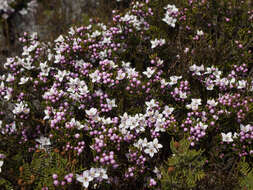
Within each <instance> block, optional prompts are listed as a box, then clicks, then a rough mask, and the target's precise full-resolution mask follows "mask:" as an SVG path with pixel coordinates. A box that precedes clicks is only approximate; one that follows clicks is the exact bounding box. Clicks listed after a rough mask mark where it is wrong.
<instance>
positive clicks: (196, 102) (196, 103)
mask: <svg viewBox="0 0 253 190" xmlns="http://www.w3.org/2000/svg"><path fill="white" fill-rule="evenodd" d="M200 105H201V99H194V98H193V99H192V102H191V104H187V105H186V108H187V109H192V110H194V111H196V110H198V107H199V106H200Z"/></svg>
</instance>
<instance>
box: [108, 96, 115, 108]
mask: <svg viewBox="0 0 253 190" xmlns="http://www.w3.org/2000/svg"><path fill="white" fill-rule="evenodd" d="M106 102H107V105H108V106H109V107H110V108H114V107H117V105H116V104H115V99H113V100H110V99H108V98H106Z"/></svg>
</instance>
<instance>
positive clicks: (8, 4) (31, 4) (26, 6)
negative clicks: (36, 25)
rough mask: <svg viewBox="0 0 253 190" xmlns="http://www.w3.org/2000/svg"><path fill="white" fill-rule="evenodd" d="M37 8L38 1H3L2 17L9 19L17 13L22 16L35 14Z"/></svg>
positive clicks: (0, 12) (0, 3)
mask: <svg viewBox="0 0 253 190" xmlns="http://www.w3.org/2000/svg"><path fill="white" fill-rule="evenodd" d="M36 7H37V1H36V0H30V1H29V0H24V1H19V0H1V1H0V16H1V17H2V19H4V20H5V19H7V18H9V16H10V15H11V14H13V13H15V12H16V11H18V12H19V13H20V14H21V15H26V14H27V13H28V12H29V11H30V12H34V11H35V8H36Z"/></svg>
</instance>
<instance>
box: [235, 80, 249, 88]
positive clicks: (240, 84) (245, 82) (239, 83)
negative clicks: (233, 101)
mask: <svg viewBox="0 0 253 190" xmlns="http://www.w3.org/2000/svg"><path fill="white" fill-rule="evenodd" d="M246 84H247V81H245V80H240V81H238V86H237V89H243V88H246Z"/></svg>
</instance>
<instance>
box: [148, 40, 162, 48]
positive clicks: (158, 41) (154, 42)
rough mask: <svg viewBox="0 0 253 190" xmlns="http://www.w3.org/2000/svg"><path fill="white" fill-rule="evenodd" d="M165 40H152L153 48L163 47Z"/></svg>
mask: <svg viewBox="0 0 253 190" xmlns="http://www.w3.org/2000/svg"><path fill="white" fill-rule="evenodd" d="M165 42H166V41H165V39H160V40H158V39H155V40H151V41H150V43H151V48H152V49H153V48H156V47H157V46H162V45H164V44H165Z"/></svg>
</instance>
